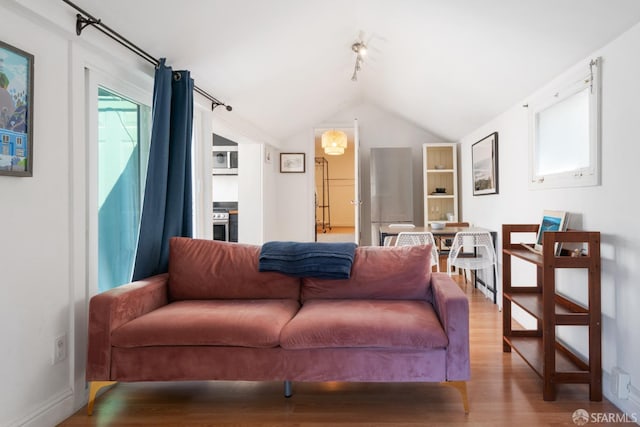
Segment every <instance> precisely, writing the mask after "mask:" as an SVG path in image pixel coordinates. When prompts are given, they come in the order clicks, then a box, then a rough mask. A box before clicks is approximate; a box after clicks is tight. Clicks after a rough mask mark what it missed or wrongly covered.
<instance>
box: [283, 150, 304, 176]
mask: <svg viewBox="0 0 640 427" xmlns="http://www.w3.org/2000/svg"><path fill="white" fill-rule="evenodd" d="M304 164H305V160H304V153H280V172H282V173H304V172H305V166H304Z"/></svg>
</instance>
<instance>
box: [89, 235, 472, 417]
mask: <svg viewBox="0 0 640 427" xmlns="http://www.w3.org/2000/svg"><path fill="white" fill-rule="evenodd" d="M259 253H260V247H259V246H252V245H243V244H237V243H226V242H217V241H209V240H197V239H188V238H173V239H172V240H171V243H170V257H169V271H168V273H166V274H161V275H157V276H154V277H149V278H147V279H144V280H140V281H137V282H134V283H130V284H127V285H124V286H121V287H119V288H116V289H113V290H110V291H108V292H104V293H101V294H98V295H96V296H94V297H93V298H92V299H91V301H90V307H89V348H88V362H87V371H86V376H87V381H89V382H90V392H89V403H88V406H87V410H88V413H89V414H91V413H92V411H93V405H94V400H95V397H96V393H97V392H98V390H99V389H100V388H102V387H104V386H107V385H111V384H114V383H115V382H119V381H121V382H131V381H193V380H245V381H276V380H277V381H284V382H285V395H286V396H287V397H289V396H290V395H291V382H292V381H379V382H405V381H428V382H443V383H446V384H449V385H453V386H454V387H455V388H456V389H458V390H459V391H460V394H461V396H462V401H463V406H464V409H465V412H468V411H469V407H468V399H467V391H466V382H465V381H467V380H468V379H469V377H470V364H469V308H468V301H467V299H466V296H465V295H464V293H463V292H462V291H461V290H460V288H459V287H458V285H457V284H456V283H455V282H453V281H452V280H451V278H450V277H449V276H448V275H446V274H443V273H432V272H431V268H430V265H429V260H430V257H431V253H430V247H427V246H403V247H358V248H357V249H356V252H355V257H354V260H353V265H352V269H351V275H350V278H349V279H343V280H329V279H314V278H311V277H303V278H297V277H290V276H286V275H283V274H280V273H276V272H259V271H258V256H259Z"/></svg>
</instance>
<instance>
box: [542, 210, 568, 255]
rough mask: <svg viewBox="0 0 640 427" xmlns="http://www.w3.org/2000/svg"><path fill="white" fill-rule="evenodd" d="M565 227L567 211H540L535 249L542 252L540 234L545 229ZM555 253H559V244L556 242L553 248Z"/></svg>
mask: <svg viewBox="0 0 640 427" xmlns="http://www.w3.org/2000/svg"><path fill="white" fill-rule="evenodd" d="M566 229H567V213H566V212H564V211H550V210H545V211H543V213H542V221H540V227H538V236H537V237H536V243H535V245H534V248H535V250H536V251H538V252H540V253H542V235H543V234H544V232H545V231H565V230H566ZM554 250H555V254H556V255H559V254H560V250H561V247H560V244H559V243H556V247H555V248H554Z"/></svg>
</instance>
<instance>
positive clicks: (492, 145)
mask: <svg viewBox="0 0 640 427" xmlns="http://www.w3.org/2000/svg"><path fill="white" fill-rule="evenodd" d="M471 164H472V174H471V175H472V177H473V195H474V196H483V195H487V194H498V132H493V133H491V134H489V135H487V136H485V137H484V138H482V139H481V140H480V141H478V142H476V143H475V144H473V145H472V146H471Z"/></svg>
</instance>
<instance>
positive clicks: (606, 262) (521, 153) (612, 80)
mask: <svg viewBox="0 0 640 427" xmlns="http://www.w3.org/2000/svg"><path fill="white" fill-rule="evenodd" d="M639 50H640V25H638V26H636V27H634V28H633V29H631V30H630V31H628V32H627V33H626V34H624V35H623V36H621V37H620V38H618V39H617V40H615V41H614V42H612V43H610V44H609V45H607V46H605V47H604V48H603V49H601V51H598V52H594V53H593V55H592V56H591V57H596V56H602V59H603V66H602V100H603V101H602V171H603V172H602V185H601V186H597V187H583V188H570V189H553V190H536V191H532V190H529V189H528V179H527V173H528V172H527V171H528V163H527V162H528V152H527V149H528V148H527V147H528V145H527V144H528V140H527V129H528V128H527V125H528V122H527V110H526V108H523V107H522V105H523V104H525V103H526V102H527V100H526V99H525V100H523V101H522V102H520V103H518V104H516V105H515V106H513V107H512V108H511V109H509V110H508V111H506V112H505V113H504V114H502V115H501V116H499V117H497V118H495V119H494V120H492V121H491V122H489V123H487V124H485V125H484V126H482V127H481V128H479V129H477V130H476V131H474V132H473V133H471V134H469V135H467V136H466V137H464V138H463V139H462V140H461V154H462V161H461V165H462V168H461V171H462V179H461V182H462V186H461V192H460V193H461V196H462V207H463V218H464V219H465V220H466V221H471V222H472V223H474V224H477V225H481V226H485V227H488V228H491V229H493V230H498V231H500V230H501V224H503V223H538V222H539V221H540V216H541V214H542V210H543V209H557V210H565V211H568V212H570V213H571V215H572V219H571V220H570V223H569V226H570V227H572V228H578V229H584V230H594V231H600V232H601V233H602V234H601V241H602V244H601V252H602V318H603V323H602V326H603V332H602V365H603V370H604V371H605V374H604V383H603V387H604V393H605V396H606V397H607V398H609V399H610V400H612V401H613V402H614V403H615V404H616V405H617V406H619V407H620V408H621V409H623V410H625V411H626V412H628V413H633V412H635V413H636V414H637V413H640V406H639V405H640V402H639V401H638V400H637V398H636V400H635V401H633V400H617V399H616V398H615V397H614V396H613V395H612V393H611V391H610V380H611V378H610V376H609V375H610V373H611V370H612V368H613V367H620V368H622V369H623V370H625V371H626V372H628V373H629V374H631V383H632V386H633V387H634V390H635V391H634V392H635V395H636V396H638V393H639V391H638V389H639V388H640V365H639V364H638V363H637V361H638V360H639V359H640V340H638V332H637V327H638V325H639V324H640V311H638V302H639V301H640V286H638V277H640V263H639V262H638V260H640V227H638V220H637V218H638V212H639V211H640V201H639V200H638V198H637V197H636V194H637V189H636V185H637V184H636V181H638V180H637V178H636V171H637V168H638V162H639V161H640V160H639V159H640V144H638V135H640V120H639V119H638V118H639V117H640V103H638V96H639V95H640V80H639V79H638V76H640V57H638V55H637V52H638V51H639ZM584 63H586V59H585V62H581V64H577V65H576V66H584V65H583V64H584ZM532 66H533V64H532ZM572 68H575V67H572ZM570 72H571V70H568V71H567V73H566V74H568V73H570ZM561 77H562V76H559V78H561ZM550 84H552V83H550ZM543 90H544V88H541V91H543ZM532 96H535V94H532ZM494 131H498V133H499V179H500V181H499V185H500V194H498V195H492V196H480V197H473V196H472V191H471V190H472V189H471V181H472V180H471V171H470V166H469V165H470V164H471V145H472V144H473V143H474V142H476V141H478V140H479V139H481V138H482V137H484V136H486V135H488V134H489V133H491V132H494ZM573 292H574V294H573V295H571V296H573V297H576V298H579V299H582V298H583V295H576V294H580V293H581V292H579V291H575V290H574V291H573ZM583 338H584V334H576V333H571V332H566V333H565V334H564V339H567V340H569V341H574V342H572V344H573V345H576V346H577V347H578V348H579V347H580V343H579V342H580V341H584V339H583ZM583 346H584V345H583ZM638 397H640V396H638Z"/></svg>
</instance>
